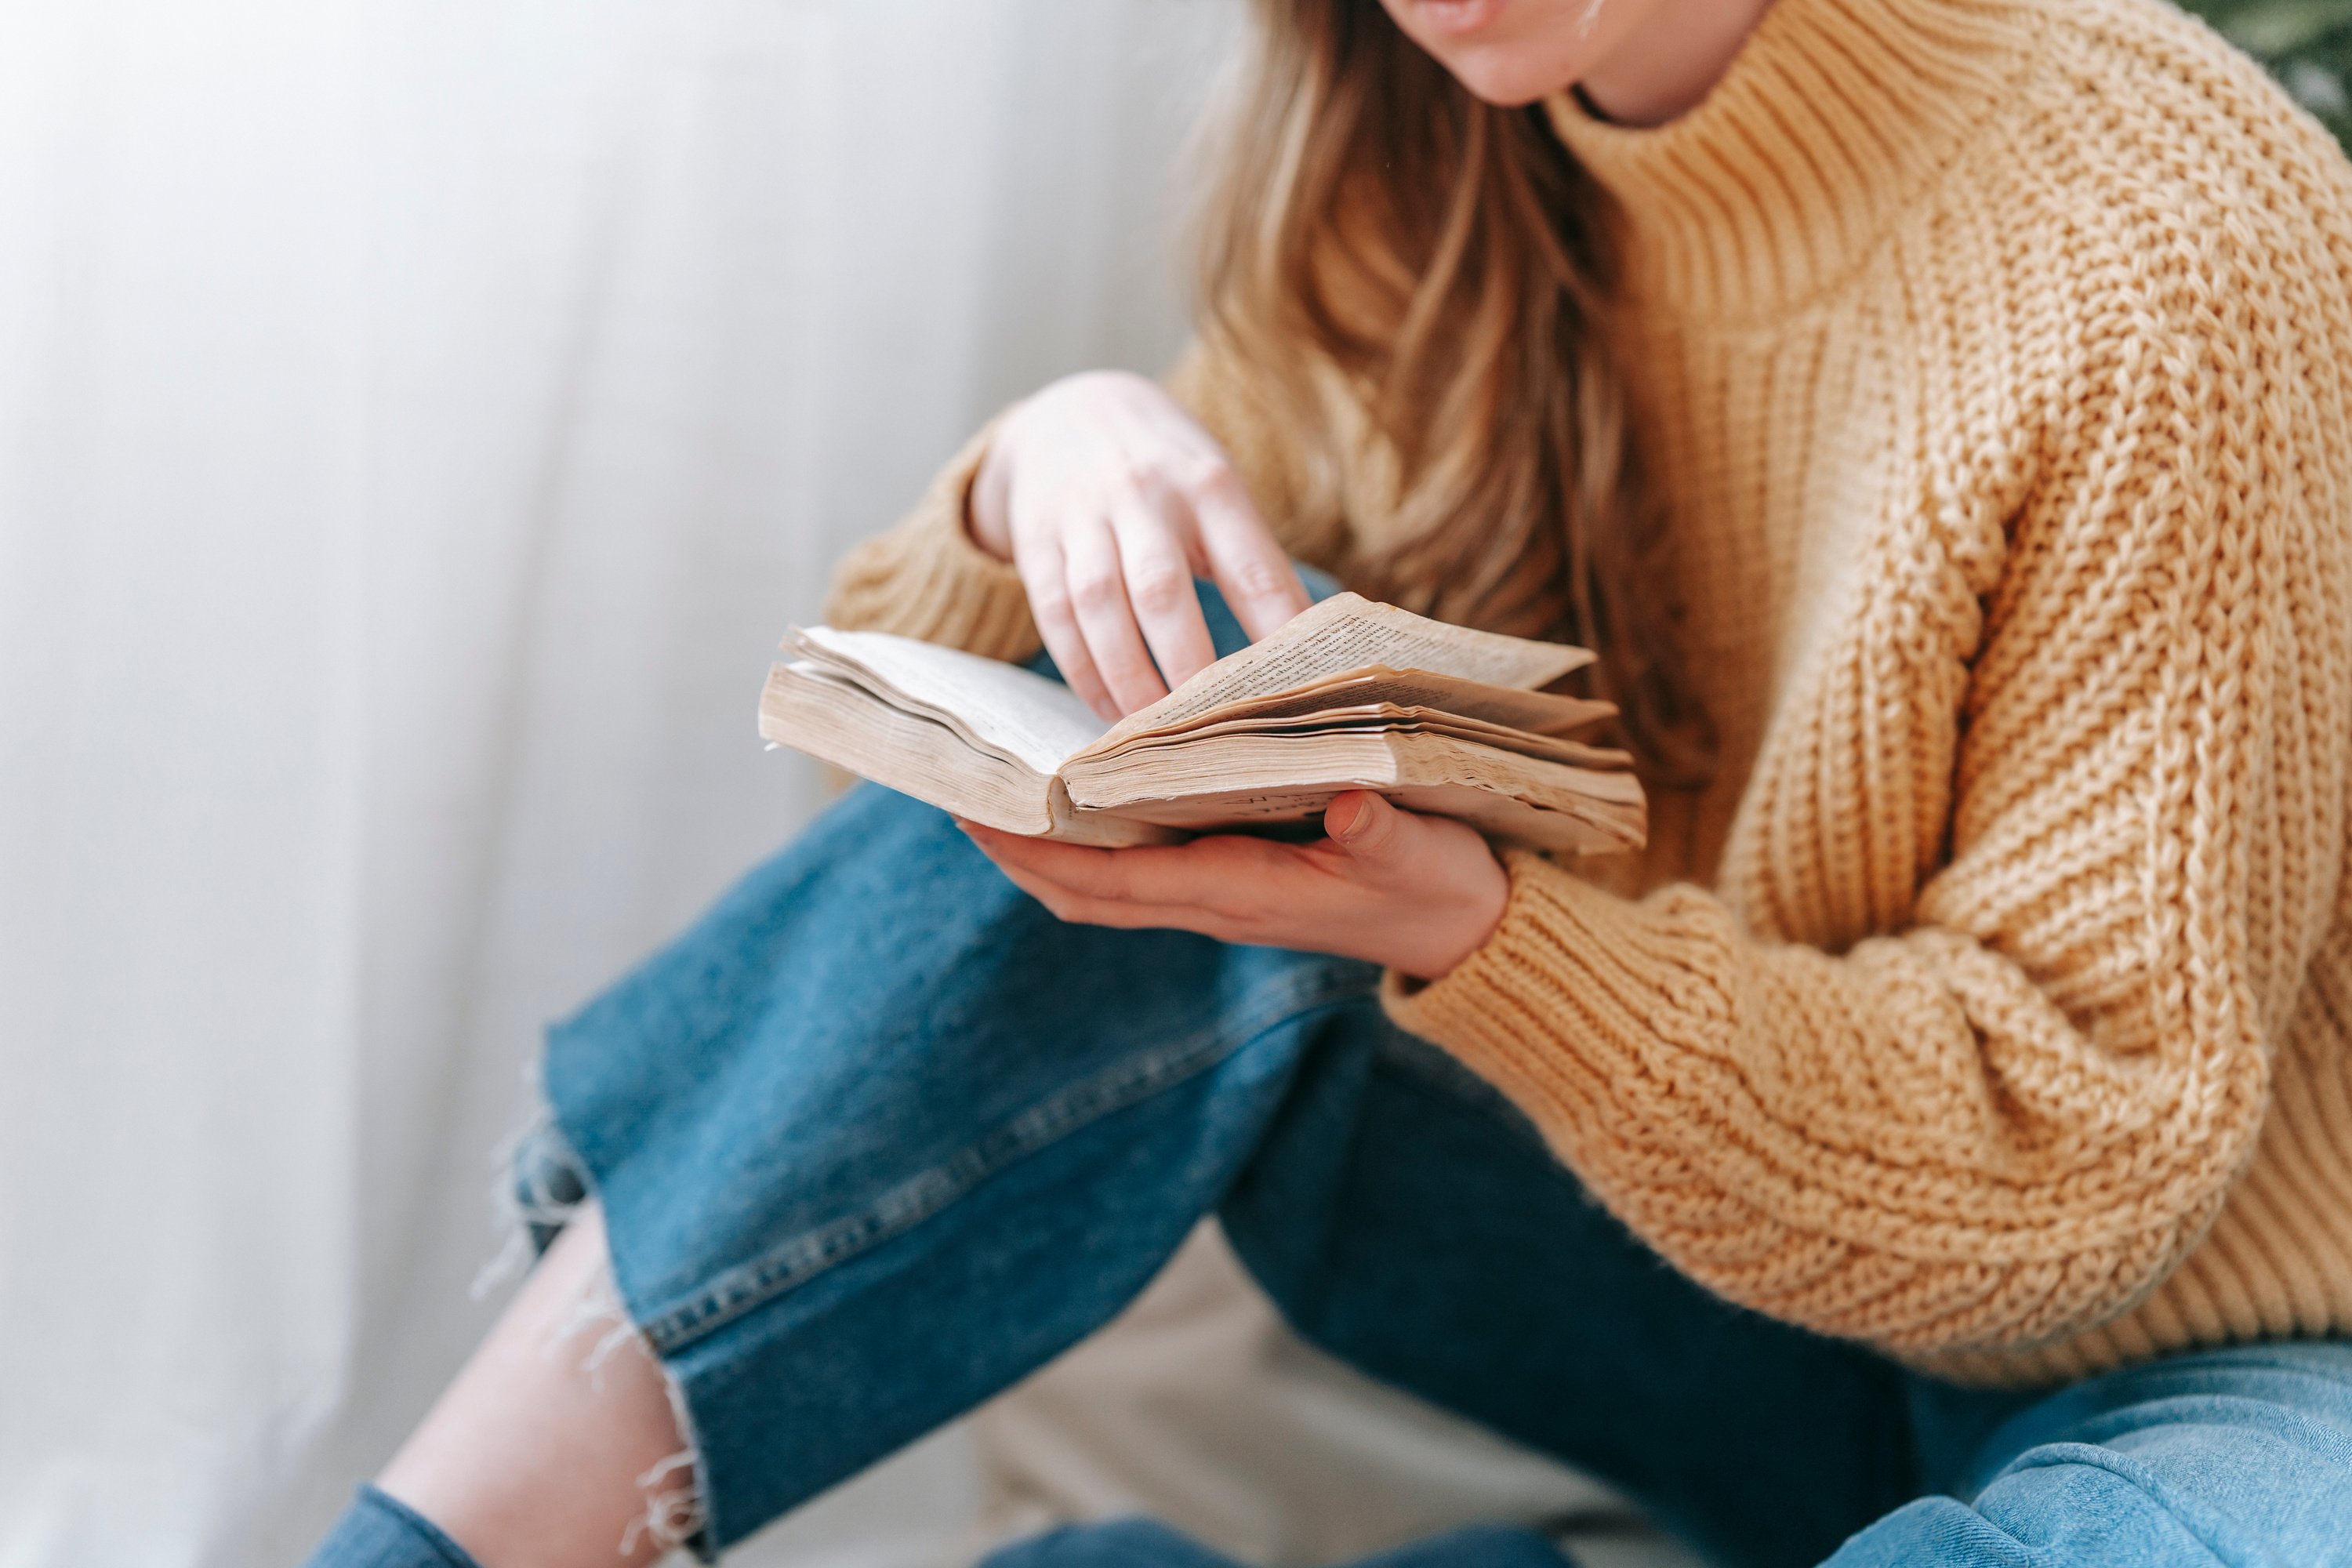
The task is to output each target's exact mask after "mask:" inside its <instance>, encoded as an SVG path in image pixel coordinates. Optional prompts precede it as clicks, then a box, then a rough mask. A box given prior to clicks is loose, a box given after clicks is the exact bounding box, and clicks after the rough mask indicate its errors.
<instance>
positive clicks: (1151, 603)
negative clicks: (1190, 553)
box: [1111, 493, 1217, 687]
mask: <svg viewBox="0 0 2352 1568" xmlns="http://www.w3.org/2000/svg"><path fill="white" fill-rule="evenodd" d="M1174 499H1175V498H1174V497H1173V496H1172V495H1171V494H1164V493H1163V494H1162V495H1160V496H1157V497H1154V496H1150V495H1139V496H1137V497H1135V498H1133V499H1132V500H1129V501H1128V502H1127V503H1126V504H1123V505H1121V506H1120V507H1119V508H1118V510H1116V511H1115V512H1113V513H1112V516H1111V531H1112V535H1113V537H1114V538H1115V539H1116V540H1117V541H1118V559H1119V564H1120V565H1121V567H1122V568H1123V569H1124V570H1125V571H1126V574H1127V598H1128V603H1129V605H1132V606H1133V607H1134V610H1135V618H1136V621H1137V623H1138V624H1139V626H1141V627H1142V630H1143V640H1144V641H1145V643H1146V644H1148V645H1149V646H1150V649H1151V657H1152V658H1155V659H1157V660H1158V661H1159V663H1160V674H1161V675H1162V676H1164V677H1165V678H1166V679H1167V683H1168V684H1169V685H1170V686H1171V687H1172V686H1178V685H1181V684H1182V683H1183V682H1184V681H1185V680H1187V679H1190V678H1192V676H1194V675H1196V674H1198V673H1199V672H1200V671H1202V670H1203V669H1206V668H1208V667H1209V666H1210V665H1211V664H1212V663H1213V662H1215V660H1216V657H1217V649H1216V645H1215V644H1214V643H1213V642H1211V641H1210V640H1209V622H1208V618H1207V617H1206V616H1203V615H1202V613H1201V595H1199V594H1197V593H1195V592H1194V591H1193V588H1192V563H1191V562H1189V561H1187V560H1186V559H1185V557H1184V551H1183V547H1182V546H1181V544H1180V543H1179V542H1178V540H1177V534H1176V531H1175V529H1174V527H1173V526H1171V521H1170V519H1169V518H1168V517H1167V516H1166V515H1165V511H1166V509H1167V507H1168V506H1170V505H1171V504H1172V503H1173V502H1174ZM1155 503H1157V504H1156V505H1155Z"/></svg>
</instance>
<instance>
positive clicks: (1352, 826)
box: [1323, 789, 1412, 860]
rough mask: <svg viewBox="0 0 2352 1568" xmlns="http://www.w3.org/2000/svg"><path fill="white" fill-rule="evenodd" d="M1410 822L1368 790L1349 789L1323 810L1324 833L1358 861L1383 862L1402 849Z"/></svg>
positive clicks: (1405, 816)
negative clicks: (1381, 860)
mask: <svg viewBox="0 0 2352 1568" xmlns="http://www.w3.org/2000/svg"><path fill="white" fill-rule="evenodd" d="M1411 826H1412V818H1411V817H1410V816H1407V814H1405V813H1404V812H1402V811H1399V810H1398V809H1397V808H1396V807H1395V806H1392V805H1390V804H1389V803H1388V802H1387V801H1386V800H1384V799H1382V798H1381V796H1379V795H1374V794H1373V793H1372V792H1371V791H1370V790H1362V789H1351V790H1349V791H1348V792H1347V793H1346V794H1344V795H1335V796H1333V797H1332V801H1331V804H1330V805H1328V806H1327V807H1325V808H1324V811H1323V831H1324V832H1325V833H1326V834H1328V835H1329V836H1330V838H1331V842H1333V843H1334V844H1337V845H1338V846H1339V847H1340V848H1342V849H1344V850H1346V851H1347V852H1348V854H1349V858H1352V859H1357V860H1380V859H1385V858H1389V857H1391V856H1392V855H1394V854H1396V852H1397V851H1398V849H1399V848H1400V847H1402V842H1403V839H1404V837H1405V834H1406V832H1407V831H1408V830H1409V829H1410V828H1411Z"/></svg>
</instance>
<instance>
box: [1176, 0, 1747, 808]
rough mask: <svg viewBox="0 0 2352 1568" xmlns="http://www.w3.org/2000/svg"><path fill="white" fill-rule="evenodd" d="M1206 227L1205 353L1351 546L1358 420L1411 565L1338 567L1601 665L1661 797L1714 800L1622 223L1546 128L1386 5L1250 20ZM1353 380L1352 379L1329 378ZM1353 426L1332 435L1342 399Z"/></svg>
mask: <svg viewBox="0 0 2352 1568" xmlns="http://www.w3.org/2000/svg"><path fill="white" fill-rule="evenodd" d="M1255 9H1256V12H1257V18H1258V23H1259V26H1258V34H1259V37H1258V40H1257V46H1258V47H1257V48H1256V50H1255V55H1254V58H1253V59H1252V62H1251V65H1250V68H1249V71H1248V75H1247V77H1246V79H1245V80H1244V84H1243V85H1242V87H1241V89H1240V90H1239V91H1238V92H1236V93H1235V94H1234V100H1233V105H1232V110H1231V113H1230V115H1229V117H1228V120H1227V121H1226V123H1225V124H1224V126H1223V138H1224V142H1223V151H1222V158H1221V165H1220V173H1219V175H1218V177H1217V180H1216V182H1215V184H1214V185H1213V188H1212V191H1211V194H1210V199H1209V201H1208V203H1207V205H1206V210H1205V213H1204V219H1205V221H1204V223H1203V225H1202V238H1203V250H1202V277H1201V285H1202V287H1201V303H1202V322H1201V330H1202V333H1203V336H1204V338H1205V339H1207V340H1208V341H1209V342H1211V344H1212V346H1213V348H1214V349H1215V350H1216V351H1217V352H1219V353H1221V354H1223V355H1224V356H1225V357H1227V358H1228V359H1230V360H1232V361H1233V362H1234V363H1238V364H1241V365H1243V366H1244V367H1245V368H1246V372H1247V374H1248V375H1249V377H1250V379H1251V381H1252V382H1253V384H1255V385H1256V386H1257V387H1258V388H1260V401H1262V402H1263V403H1264V405H1265V415H1266V417H1267V418H1268V419H1269V420H1270V421H1272V422H1273V423H1274V425H1275V426H1276V438H1277V439H1278V440H1280V441H1281V442H1282V443H1283V445H1284V447H1286V449H1287V450H1289V451H1290V452H1292V453H1294V454H1297V455H1298V456H1299V457H1300V458H1302V459H1303V460H1302V461H1300V462H1299V463H1298V465H1297V467H1298V468H1299V469H1300V471H1301V473H1302V475H1303V479H1304V484H1305V493H1304V494H1302V495H1301V496H1299V497H1297V498H1296V499H1297V501H1298V503H1299V504H1300V506H1301V507H1302V508H1303V510H1304V511H1305V513H1306V514H1307V515H1305V516H1304V517H1302V518H1301V519H1298V520H1297V521H1299V522H1303V523H1306V524H1307V525H1308V527H1309V528H1310V529H1311V528H1312V527H1313V526H1314V525H1315V524H1317V523H1322V524H1324V525H1327V526H1330V525H1336V524H1337V522H1338V521H1339V518H1338V514H1339V505H1340V500H1339V480H1338V478H1337V476H1338V474H1339V471H1340V469H1341V467H1342V465H1344V464H1345V463H1347V462H1349V461H1355V460H1361V457H1362V454H1361V453H1360V452H1356V451H1351V450H1349V447H1350V445H1351V441H1350V437H1349V428H1348V427H1349V423H1350V418H1351V417H1352V419H1353V420H1354V421H1355V422H1357V423H1359V424H1360V422H1361V421H1363V420H1366V419H1368V420H1369V421H1370V427H1371V433H1372V434H1373V435H1374V436H1376V437H1378V438H1379V439H1380V440H1381V442H1383V443H1384V444H1385V445H1386V447H1388V448H1389V450H1390V452H1391V453H1392V454H1393V458H1394V460H1395V464H1396V475H1397V481H1398V482H1397V485H1396V490H1395V515H1394V516H1392V517H1391V518H1390V519H1388V520H1386V521H1387V524H1388V526H1387V527H1385V528H1383V529H1382V530H1381V534H1382V535H1383V536H1384V537H1388V538H1392V539H1395V540H1397V541H1398V542H1397V543H1396V544H1394V545H1393V546H1391V547H1390V548H1388V549H1386V550H1385V551H1384V552H1382V553H1381V554H1379V555H1378V556H1376V557H1370V558H1356V559H1350V560H1349V561H1347V562H1346V563H1345V566H1346V569H1347V570H1348V573H1349V576H1350V577H1351V579H1352V580H1353V581H1355V582H1356V583H1357V584H1360V585H1362V586H1364V587H1366V588H1367V590H1368V591H1370V592H1372V593H1375V594H1378V595H1381V596H1383V597H1386V598H1389V599H1391V600H1393V601H1395V602H1396V603H1399V604H1402V605H1406V606H1408V607H1410V608H1413V609H1416V610H1420V611H1423V612H1424V613H1426V614H1430V615H1434V616H1441V617H1443V618H1444V619H1447V620H1453V621H1458V622H1462V623H1465V624H1468V625H1474V626H1486V627H1488V628H1490V629H1493V630H1497V631H1509V632H1515V633H1517V634H1520V635H1522V636H1532V637H1560V638H1564V639H1568V640H1572V641H1577V642H1581V643H1584V644H1586V645H1588V646H1590V647H1593V648H1595V649H1597V650H1598V651H1599V652H1600V653H1601V666H1600V669H1601V676H1600V680H1601V685H1602V687H1603V689H1604V694H1605V695H1607V696H1609V697H1610V698H1611V699H1612V700H1615V701H1616V702H1617V703H1618V704H1619V705H1620V707H1621V708H1622V710H1624V724H1623V728H1624V731H1625V737H1626V739H1627V741H1628V742H1629V743H1630V744H1632V746H1633V749H1634V750H1635V752H1637V754H1639V755H1640V757H1641V758H1642V760H1643V763H1644V771H1645V773H1649V774H1650V775H1651V776H1652V777H1653V778H1654V780H1655V781H1656V782H1659V783H1691V782H1696V779H1697V778H1698V777H1700V776H1703V774H1704V773H1705V771H1706V765H1707V763H1708V761H1709V759H1710V755H1711V752H1712V742H1711V736H1710V734H1709V733H1708V731H1707V726H1706V720H1705V717H1704V715H1703V714H1702V713H1700V711H1699V710H1698V709H1697V707H1696V703H1695V701H1694V700H1692V698H1691V696H1690V694H1689V691H1688V688H1687V686H1686V684H1685V681H1684V679H1683V678H1682V667H1681V662H1680V656H1679V651H1678V647H1677V638H1676V637H1675V626H1674V625H1673V624H1672V623H1673V614H1672V610H1671V607H1670V606H1669V605H1666V604H1665V603H1664V602H1663V599H1662V595H1660V593H1659V590H1658V588H1657V586H1656V584H1657V583H1658V581H1659V574H1658V573H1657V572H1656V571H1655V570H1654V564H1653V563H1652V562H1651V560H1650V556H1651V554H1652V552H1653V548H1654V546H1655V545H1656V544H1657V543H1658V542H1659V541H1660V538H1661V535H1662V529H1661V528H1660V526H1659V520H1660V513H1659V510H1658V508H1657V506H1656V504H1655V502H1654V498H1653V496H1652V494H1651V491H1650V489H1649V487H1648V486H1647V484H1646V482H1645V479H1644V476H1643V470H1642V464H1641V461H1640V456H1639V452H1638V450H1637V447H1636V444H1635V442H1634V439H1633V428H1632V424H1631V418H1630V412H1631V411H1630V409H1629V407H1628V401H1629V397H1628V391H1627V387H1626V383H1625V378H1624V376H1623V375H1622V373H1621V371H1620V369H1619V366H1618V362H1617V357H1616V347H1615V345H1614V344H1613V343H1612V341H1611V337H1610V333H1609V331H1608V330H1607V322H1608V320H1609V314H1608V308H1607V307H1608V293H1609V289H1610V286H1611V282H1612V271H1613V267H1614V256H1613V246H1612V222H1611V213H1610V209H1609V206H1608V204H1607V200H1606V198H1605V196H1604V195H1603V194H1602V192H1601V190H1600V188H1599V187H1598V186H1597V185H1595V184H1593V182H1592V180H1591V177H1590V176H1589V175H1588V174H1586V173H1585V172H1584V171H1583V169H1581V168H1580V166H1579V165H1578V164H1577V163H1575V161H1574V160H1573V159H1571V158H1570V156H1569V155H1568V153H1566V151H1565V150H1564V149H1562V148H1561V147H1560V145H1559V142H1558V140H1557V139H1556V138H1555V137H1554V136H1553V135H1552V134H1551V132H1550V131H1549V127H1547V126H1546V125H1545V124H1544V123H1543V121H1542V118H1541V116H1542V110H1540V109H1539V108H1538V109H1520V110H1511V109H1498V108H1496V107H1494V106H1492V105H1490V104H1486V103H1484V102H1481V101H1480V100H1477V99H1475V98H1474V97H1473V96H1472V95H1471V94H1470V93H1469V91H1468V90H1467V89H1465V88H1463V87H1462V86H1461V84H1460V83H1458V82H1456V81H1455V80H1454V79H1453V78H1452V77H1451V76H1450V75H1448V74H1447V73H1446V71H1445V70H1444V68H1443V67H1441V66H1439V65H1438V64H1437V62H1436V61H1435V60H1433V59H1432V58H1430V57H1429V56H1428V55H1427V54H1425V53H1424V52H1423V50H1422V49H1421V48H1420V47H1418V46H1416V45H1414V44H1413V43H1412V41H1411V40H1410V39H1408V38H1407V37H1404V35H1403V34H1402V33H1401V32H1399V31H1398V30H1397V27H1396V26H1395V24H1394V23H1393V22H1391V20H1390V19H1389V17H1388V15H1387V13H1386V12H1385V11H1383V10H1382V9H1381V7H1380V6H1379V5H1374V4H1371V3H1370V0H1259V3H1258V4H1257V5H1256V7H1255ZM1334 373H1336V375H1335V374H1334ZM1335 382H1336V383H1337V384H1340V385H1343V386H1344V387H1345V388H1346V392H1345V394H1344V395H1345V397H1346V398H1348V399H1349V400H1350V401H1352V402H1353V403H1354V404H1355V405H1356V409H1355V410H1353V411H1345V412H1343V410H1341V409H1339V408H1336V407H1335V406H1334V405H1333V399H1332V397H1331V395H1330V393H1331V388H1332V386H1333V384H1334V383H1335Z"/></svg>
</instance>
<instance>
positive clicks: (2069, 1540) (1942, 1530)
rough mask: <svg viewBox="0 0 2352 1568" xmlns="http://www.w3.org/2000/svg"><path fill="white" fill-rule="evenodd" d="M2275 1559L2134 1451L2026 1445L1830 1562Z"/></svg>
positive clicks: (1900, 1512) (1954, 1567) (2154, 1564)
mask: <svg viewBox="0 0 2352 1568" xmlns="http://www.w3.org/2000/svg"><path fill="white" fill-rule="evenodd" d="M2232 1542H2236V1543H2237V1545H2238V1546H2240V1547H2242V1550H2232V1549H2231V1545H2232ZM2271 1560H2272V1559H2271V1556H2270V1553H2269V1552H2268V1550H2267V1549H2266V1548H2265V1547H2263V1546H2262V1545H2258V1544H2256V1542H2255V1541H2254V1540H2253V1539H2252V1537H2250V1536H2247V1535H2246V1534H2245V1533H2244V1532H2243V1531H2242V1529H2241V1528H2240V1527H2239V1526H2238V1525H2237V1524H2235V1523H2233V1521H2230V1520H2229V1519H2227V1518H2226V1517H2224V1516H2222V1515H2221V1514H2218V1513H2216V1512H2214V1511H2213V1510H2207V1509H2205V1508H2202V1507H2200V1505H2199V1503H2198V1501H2197V1500H2195V1499H2194V1498H2193V1497H2190V1496H2188V1495H2185V1494H2184V1493H2183V1492H2182V1490H2181V1489H2179V1488H2177V1487H2174V1486H2170V1485H2168V1484H2167V1482H2166V1480H2165V1478H2164V1477H2163V1476H2162V1475H2161V1474H2159V1473H2158V1472H2157V1471H2156V1470H2154V1469H2152V1468H2150V1467H2148V1466H2147V1465H2145V1464H2143V1463H2141V1462H2139V1461H2138V1460H2137V1458H2135V1457H2134V1456H2132V1455H2129V1454H2126V1453H2123V1452H2120V1451H2118V1450H2116V1449H2114V1448H2110V1447H2100V1446H2097V1445H2094V1444H2087V1443H2049V1444H2044V1445H2042V1446H2041V1447H2033V1448H2029V1449H2027V1450H2026V1451H2025V1452H2024V1453H2022V1454H2020V1455H2019V1456H2018V1457H2017V1458H2015V1459H2013V1460H2011V1462H2010V1464H2009V1465H2008V1466H2007V1467H2005V1468H2003V1469H2002V1470H2001V1472H2000V1474H1999V1475H1998V1476H1996V1477H1994V1479H1992V1481H1991V1482H1990V1484H1989V1485H1987V1486H1986V1487H1985V1489H1984V1490H1982V1491H1981V1492H1979V1493H1978V1494H1977V1496H1976V1497H1975V1498H1974V1499H1973V1500H1971V1501H1969V1502H1962V1501H1960V1500H1958V1499H1957V1498H1949V1497H1931V1498H1921V1499H1919V1500H1916V1501H1915V1502H1912V1503H1909V1504H1906V1506H1904V1507H1902V1508H1899V1509H1897V1510H1895V1511H1894V1512H1893V1513H1890V1514H1888V1515H1886V1516H1885V1518H1883V1519H1881V1520H1879V1521H1877V1522H1875V1523H1874V1524H1872V1525H1870V1526H1869V1527H1868V1528H1866V1529H1864V1530H1863V1531H1860V1532H1859V1533H1857V1534H1855V1535H1854V1536H1853V1538H1852V1539H1850V1540H1848V1541H1847V1542H1846V1543H1845V1544H1844V1546H1843V1547H1842V1548H1840V1549H1839V1551H1838V1552H1837V1554H1836V1555H1835V1556H1834V1557H1832V1558H1831V1559H1830V1564H1829V1568H1895V1564H1898V1563H1899V1564H1904V1565H1906V1568H1919V1565H1926V1568H2012V1565H2016V1568H2023V1565H2025V1564H2029V1563H2030V1564H2032V1568H2108V1565H2113V1568H2124V1565H2126V1564H2131V1565H2135V1568H2138V1565H2145V1568H2191V1565H2200V1568H2201V1565H2206V1564H2219V1563H2232V1564H2234V1563H2258V1562H2268V1561H2271Z"/></svg>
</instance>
